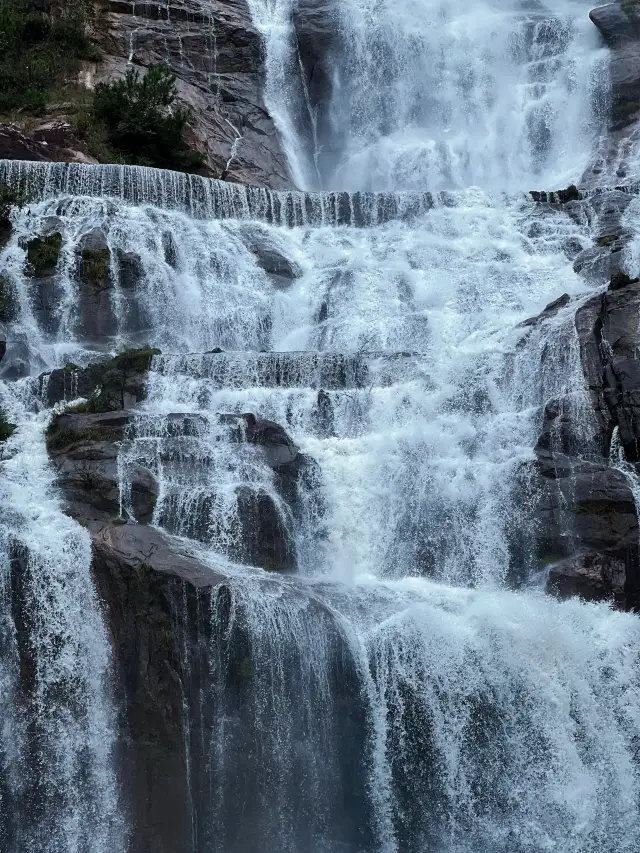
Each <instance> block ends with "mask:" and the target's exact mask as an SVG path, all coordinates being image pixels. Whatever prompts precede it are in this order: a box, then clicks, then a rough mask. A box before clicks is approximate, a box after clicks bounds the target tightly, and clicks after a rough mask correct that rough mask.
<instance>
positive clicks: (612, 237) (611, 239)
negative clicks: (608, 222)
mask: <svg viewBox="0 0 640 853" xmlns="http://www.w3.org/2000/svg"><path fill="white" fill-rule="evenodd" d="M617 239H618V235H617V234H605V235H604V237H598V239H597V240H596V245H598V246H613V244H614V243H615V242H616V240H617Z"/></svg>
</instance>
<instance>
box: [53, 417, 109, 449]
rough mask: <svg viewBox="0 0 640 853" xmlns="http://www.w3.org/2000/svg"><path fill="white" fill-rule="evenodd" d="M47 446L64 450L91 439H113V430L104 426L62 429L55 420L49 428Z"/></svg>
mask: <svg viewBox="0 0 640 853" xmlns="http://www.w3.org/2000/svg"><path fill="white" fill-rule="evenodd" d="M46 438H47V447H48V448H49V449H50V450H62V449H63V448H65V447H71V446H72V445H74V444H85V443H86V442H91V441H113V440H114V433H113V430H110V429H106V428H104V427H87V428H86V429H68V428H66V427H64V428H63V429H60V427H58V425H57V424H56V422H55V421H54V422H53V423H52V424H51V425H50V426H49V428H48V429H47V435H46Z"/></svg>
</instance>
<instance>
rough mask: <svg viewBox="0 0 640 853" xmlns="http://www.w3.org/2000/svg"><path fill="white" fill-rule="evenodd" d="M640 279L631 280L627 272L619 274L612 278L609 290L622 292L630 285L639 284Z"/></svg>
mask: <svg viewBox="0 0 640 853" xmlns="http://www.w3.org/2000/svg"><path fill="white" fill-rule="evenodd" d="M639 281H640V278H631V277H630V276H628V275H627V273H626V272H617V273H614V274H613V275H612V276H611V281H610V282H609V290H622V288H623V287H626V286H627V285H628V284H637V283H638V282H639Z"/></svg>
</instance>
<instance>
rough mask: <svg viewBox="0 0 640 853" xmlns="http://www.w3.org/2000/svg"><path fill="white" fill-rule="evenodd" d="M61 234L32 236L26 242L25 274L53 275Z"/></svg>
mask: <svg viewBox="0 0 640 853" xmlns="http://www.w3.org/2000/svg"><path fill="white" fill-rule="evenodd" d="M61 248H62V235H61V234H58V233H55V234H48V235H47V236H46V237H34V238H33V239H32V240H28V241H27V243H26V249H27V274H28V275H29V276H30V277H31V278H40V277H41V276H44V275H53V273H54V272H55V269H56V267H57V265H58V258H59V257H60V249H61Z"/></svg>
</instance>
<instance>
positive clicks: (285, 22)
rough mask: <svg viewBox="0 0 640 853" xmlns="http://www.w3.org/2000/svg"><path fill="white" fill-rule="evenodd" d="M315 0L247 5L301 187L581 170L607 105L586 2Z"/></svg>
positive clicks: (569, 174)
mask: <svg viewBox="0 0 640 853" xmlns="http://www.w3.org/2000/svg"><path fill="white" fill-rule="evenodd" d="M313 5H314V4H310V3H306V2H305V0H249V6H250V8H251V10H252V14H253V17H254V21H255V22H256V25H257V26H258V28H259V30H260V31H261V32H262V34H263V38H264V42H265V50H266V57H267V63H266V68H267V87H266V97H267V103H268V106H269V108H270V110H271V112H272V115H274V117H275V119H276V122H277V124H278V126H279V129H280V131H281V134H282V136H283V139H284V142H285V147H286V151H287V154H288V156H289V160H290V163H291V167H292V172H293V175H294V178H295V179H296V180H297V182H298V185H299V186H300V187H301V188H304V189H316V188H318V187H327V188H329V189H340V190H344V189H350V190H365V189H374V190H395V191H399V190H407V189H411V190H421V189H427V188H428V189H431V190H436V189H452V188H461V187H468V186H471V185H473V184H478V185H480V186H483V187H485V188H491V189H497V190H506V189H513V188H516V189H524V188H527V186H526V185H527V184H531V187H530V188H531V189H535V188H536V186H538V185H540V186H545V187H549V188H552V187H554V186H566V185H567V184H568V183H570V182H572V181H576V180H578V179H579V178H580V175H581V173H582V171H583V170H584V169H585V167H586V165H587V161H588V155H589V153H590V148H591V145H592V144H593V142H594V141H595V140H596V139H597V137H598V135H599V133H600V131H601V129H602V124H603V119H604V116H605V112H606V100H607V72H606V50H604V49H603V48H601V47H600V43H599V35H598V33H597V30H596V29H595V27H594V26H593V25H592V24H591V22H590V21H589V18H588V16H587V12H588V11H589V9H590V8H591V5H592V4H590V3H589V2H585V0H561V2H554V3H548V2H533V3H531V2H527V0H477V2H474V3H471V4H470V3H467V2H464V0H382V2H372V1H371V0H353V2H345V0H335V2H333V0H327V2H325V3H323V4H322V6H321V9H319V10H317V11H315V12H314V10H313ZM320 48H325V49H327V51H328V57H324V58H323V59H322V61H319V60H318V57H317V55H316V54H317V52H318V51H319V49H320ZM307 63H308V65H309V66H310V71H309V76H310V78H311V79H310V80H306V79H305V65H306V64H307ZM323 63H324V64H323ZM319 74H321V75H323V77H322V82H321V84H318V80H317V78H318V75H319ZM325 78H326V79H325ZM319 85H321V86H322V88H321V89H320V90H319V89H318V86H319ZM309 129H311V130H312V131H313V139H312V144H311V145H309V142H308V139H306V138H305V135H308V133H309Z"/></svg>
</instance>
